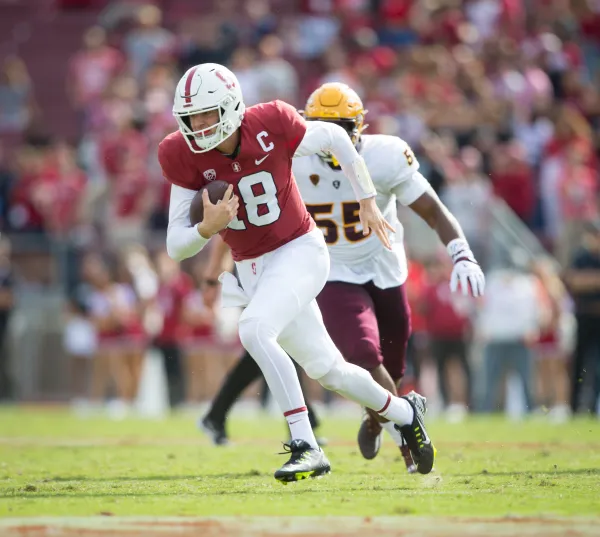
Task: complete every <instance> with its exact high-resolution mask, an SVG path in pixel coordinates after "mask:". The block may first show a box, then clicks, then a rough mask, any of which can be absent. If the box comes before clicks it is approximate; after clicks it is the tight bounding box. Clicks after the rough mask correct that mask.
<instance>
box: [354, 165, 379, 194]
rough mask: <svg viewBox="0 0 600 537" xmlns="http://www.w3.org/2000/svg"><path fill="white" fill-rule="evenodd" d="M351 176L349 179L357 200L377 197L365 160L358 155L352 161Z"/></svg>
mask: <svg viewBox="0 0 600 537" xmlns="http://www.w3.org/2000/svg"><path fill="white" fill-rule="evenodd" d="M352 174H353V177H350V176H349V179H350V182H351V183H352V187H353V188H354V193H355V195H356V198H357V199H358V200H364V199H366V198H372V197H373V196H376V195H377V191H376V190H375V185H374V184H373V180H372V179H371V174H370V173H369V170H368V168H367V165H366V163H365V160H364V159H363V158H362V157H361V156H360V155H359V156H358V158H356V159H354V160H353V161H352Z"/></svg>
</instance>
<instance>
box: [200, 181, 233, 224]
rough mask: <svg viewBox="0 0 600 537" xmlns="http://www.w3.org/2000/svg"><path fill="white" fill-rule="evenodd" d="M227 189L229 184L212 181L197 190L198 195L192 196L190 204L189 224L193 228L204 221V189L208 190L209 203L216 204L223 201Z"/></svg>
mask: <svg viewBox="0 0 600 537" xmlns="http://www.w3.org/2000/svg"><path fill="white" fill-rule="evenodd" d="M228 187H229V183H227V182H225V181H213V182H211V183H208V184H207V185H206V186H203V187H202V188H201V189H200V190H198V193H197V194H196V195H195V196H194V199H193V200H192V204H191V205H190V222H191V224H192V225H193V226H195V225H196V224H199V223H200V222H202V220H203V219H204V204H203V203H202V192H203V191H204V189H207V190H208V198H209V199H210V202H211V203H215V204H216V203H217V201H219V200H222V199H223V196H224V195H225V191H226V190H227V188H228Z"/></svg>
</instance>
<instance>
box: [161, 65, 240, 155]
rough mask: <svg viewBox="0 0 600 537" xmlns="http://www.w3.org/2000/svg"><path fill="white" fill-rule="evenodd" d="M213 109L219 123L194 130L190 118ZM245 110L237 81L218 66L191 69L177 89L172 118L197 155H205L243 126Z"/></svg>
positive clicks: (223, 68)
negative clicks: (217, 113) (173, 117)
mask: <svg viewBox="0 0 600 537" xmlns="http://www.w3.org/2000/svg"><path fill="white" fill-rule="evenodd" d="M212 110H218V112H219V121H218V122H217V123H215V124H214V125H211V126H209V127H207V128H205V129H202V130H199V131H194V130H192V126H191V122H190V116H193V115H194V114H198V113H201V112H210V111H212ZM245 111H246V107H245V106H244V100H243V97H242V90H241V88H240V84H239V82H238V80H237V78H236V77H235V75H234V74H233V73H232V72H231V71H230V70H229V69H227V67H223V66H222V65H219V64H218V63H203V64H201V65H196V66H194V67H191V68H190V69H188V71H187V72H186V73H185V74H184V75H183V76H182V77H181V80H180V81H179V83H178V84H177V88H176V89H175V99H174V101H173V116H175V119H176V120H177V124H178V126H179V130H180V131H181V133H182V134H183V136H184V138H185V141H186V142H187V144H188V146H189V148H190V149H191V150H192V151H193V152H194V153H205V152H206V151H210V150H211V149H214V148H215V147H217V146H218V145H219V144H220V143H221V142H223V141H224V140H227V138H229V137H230V136H231V135H232V134H233V133H234V132H235V131H236V130H237V129H238V128H239V127H240V125H241V124H242V119H243V118H244V112H245Z"/></svg>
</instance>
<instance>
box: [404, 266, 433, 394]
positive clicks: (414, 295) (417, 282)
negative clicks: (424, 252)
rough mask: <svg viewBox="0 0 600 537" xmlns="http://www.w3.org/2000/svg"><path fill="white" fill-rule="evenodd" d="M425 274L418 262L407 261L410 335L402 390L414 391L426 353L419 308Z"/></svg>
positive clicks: (423, 328)
mask: <svg viewBox="0 0 600 537" xmlns="http://www.w3.org/2000/svg"><path fill="white" fill-rule="evenodd" d="M427 285H428V283H427V272H426V270H425V267H423V265H421V264H420V263H419V262H417V261H414V260H412V259H408V278H407V279H406V297H407V299H408V305H409V306H410V311H411V315H410V325H411V334H410V337H409V339H408V347H407V350H406V361H407V364H406V365H407V368H406V373H405V375H404V379H403V381H402V389H403V390H407V389H410V386H411V384H412V385H413V388H414V389H415V390H416V389H417V386H418V383H419V377H420V373H421V364H422V363H423V360H424V358H425V355H426V353H427V334H426V330H425V329H426V323H425V316H424V315H423V313H422V311H423V308H422V307H421V305H422V302H423V293H424V291H425V289H426V287H427ZM411 377H412V381H411Z"/></svg>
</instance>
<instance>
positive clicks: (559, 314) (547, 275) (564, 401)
mask: <svg viewBox="0 0 600 537" xmlns="http://www.w3.org/2000/svg"><path fill="white" fill-rule="evenodd" d="M532 271H533V274H534V275H535V276H536V277H537V278H538V282H539V289H538V293H539V297H540V301H541V311H542V324H541V329H540V333H539V337H538V341H537V343H536V346H535V351H536V353H535V354H536V361H537V371H536V375H535V377H536V381H537V389H536V392H537V396H536V399H537V404H538V406H540V405H541V406H542V408H548V409H549V415H550V417H551V419H552V420H553V421H555V422H558V423H560V422H563V421H565V420H566V419H567V418H568V417H569V416H570V414H571V409H570V406H569V376H568V373H567V356H568V355H567V349H566V348H565V347H566V346H567V342H566V341H565V336H566V334H565V333H564V332H565V323H566V322H568V315H569V312H568V307H569V297H568V295H567V291H566V289H565V287H564V285H563V283H562V281H561V279H560V277H559V275H558V274H557V272H556V268H555V267H553V266H552V263H551V261H550V260H548V259H538V260H535V261H534V262H533V264H532Z"/></svg>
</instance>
